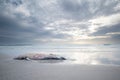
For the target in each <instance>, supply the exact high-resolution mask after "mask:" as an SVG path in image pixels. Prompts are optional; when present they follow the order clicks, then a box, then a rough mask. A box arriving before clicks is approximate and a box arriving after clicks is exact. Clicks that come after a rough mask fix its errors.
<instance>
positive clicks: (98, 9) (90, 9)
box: [61, 0, 118, 20]
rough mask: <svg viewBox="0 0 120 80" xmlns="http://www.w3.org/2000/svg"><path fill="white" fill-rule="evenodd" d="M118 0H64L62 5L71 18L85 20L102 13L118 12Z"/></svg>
mask: <svg viewBox="0 0 120 80" xmlns="http://www.w3.org/2000/svg"><path fill="white" fill-rule="evenodd" d="M117 4H118V1H114V0H111V1H109V0H97V1H96V0H92V1H91V0H76V1H73V0H62V1H61V7H62V8H63V11H64V12H66V14H69V15H70V17H71V18H74V19H79V20H85V19H90V18H93V17H95V16H100V15H111V14H113V13H117V12H118V11H114V7H115V6H116V5H117Z"/></svg>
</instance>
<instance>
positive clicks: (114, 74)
mask: <svg viewBox="0 0 120 80" xmlns="http://www.w3.org/2000/svg"><path fill="white" fill-rule="evenodd" d="M119 74H120V66H112V65H111V66H110V65H80V64H59V63H39V62H35V61H16V60H3V61H0V80H119V79H120V76H119Z"/></svg>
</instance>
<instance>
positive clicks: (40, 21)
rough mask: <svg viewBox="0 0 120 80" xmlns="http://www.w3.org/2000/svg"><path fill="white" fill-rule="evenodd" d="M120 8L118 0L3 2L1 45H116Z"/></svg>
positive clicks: (17, 0)
mask: <svg viewBox="0 0 120 80" xmlns="http://www.w3.org/2000/svg"><path fill="white" fill-rule="evenodd" d="M118 7H119V0H111V1H109V0H106V1H104V0H84V1H83V0H76V1H73V0H60V1H59V0H52V1H48V0H44V1H43V0H35V1H33V0H25V1H24V0H4V1H3V0H0V11H1V12H0V28H1V29H0V38H1V41H0V44H8V43H12V42H13V44H14V43H15V44H18V43H20V44H22V43H30V44H34V43H42V42H57V43H58V42H62V41H65V42H67V41H68V42H77V41H78V42H82V41H83V42H85V41H86V42H89V40H91V41H92V40H93V41H92V42H94V40H95V39H96V41H98V42H99V39H109V40H112V41H113V42H114V40H115V39H116V40H119V38H118V37H119V35H118V34H114V35H112V34H110V33H111V32H119V24H120V23H119V22H120V18H119V17H120V11H119V9H118ZM103 33H104V34H103ZM108 34H109V35H108ZM115 35H116V36H115ZM113 38H114V40H113ZM4 41H6V42H7V43H6V42H4ZM96 41H95V43H96ZM104 41H105V40H104ZM118 42H119V41H118Z"/></svg>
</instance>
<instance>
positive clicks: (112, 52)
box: [0, 44, 120, 65]
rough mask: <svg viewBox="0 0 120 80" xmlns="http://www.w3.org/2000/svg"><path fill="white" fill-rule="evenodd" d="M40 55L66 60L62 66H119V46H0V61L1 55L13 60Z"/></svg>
mask: <svg viewBox="0 0 120 80" xmlns="http://www.w3.org/2000/svg"><path fill="white" fill-rule="evenodd" d="M41 53H42V54H57V55H60V56H63V57H65V58H67V59H68V60H67V61H65V62H62V64H63V63H65V64H82V65H120V44H94V45H93V44H92V45H91V44H89V45H88V44H87V45H85V44H84V45H82V44H79V45H78V44H77V45H75V44H74V45H73V44H69V45H55V44H53V45H48V44H44V45H29V46H0V54H1V59H4V58H3V56H2V55H7V56H9V57H10V58H11V59H13V58H15V57H17V56H19V55H24V54H41ZM5 59H6V58H5Z"/></svg>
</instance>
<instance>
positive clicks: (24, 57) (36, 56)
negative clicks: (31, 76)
mask: <svg viewBox="0 0 120 80" xmlns="http://www.w3.org/2000/svg"><path fill="white" fill-rule="evenodd" d="M14 59H15V60H66V58H65V57H62V56H59V55H56V54H27V55H21V56H18V57H15V58H14Z"/></svg>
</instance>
